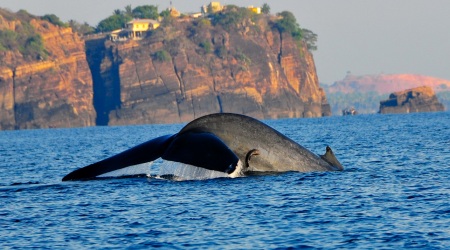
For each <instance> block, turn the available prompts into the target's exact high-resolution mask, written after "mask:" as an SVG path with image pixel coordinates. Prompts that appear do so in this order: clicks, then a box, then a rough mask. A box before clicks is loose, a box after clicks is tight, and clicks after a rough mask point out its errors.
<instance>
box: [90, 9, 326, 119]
mask: <svg viewBox="0 0 450 250" xmlns="http://www.w3.org/2000/svg"><path fill="white" fill-rule="evenodd" d="M86 45H87V56H88V61H89V64H90V67H91V69H92V70H93V77H94V82H95V87H94V103H95V106H96V110H97V113H98V118H97V122H98V124H114V125H116V124H139V123H172V122H186V121H190V120H192V119H194V118H196V117H199V116H202V115H205V114H209V113H215V112H234V113H240V114H246V115H249V116H253V117H256V118H261V119H262V118H281V117H320V116H327V115H331V112H330V106H329V105H328V103H327V100H326V97H325V93H324V92H323V91H322V89H321V88H320V87H319V84H318V79H317V74H316V69H315V65H314V60H313V57H312V55H311V54H310V52H309V51H308V50H307V49H306V45H305V44H304V43H299V42H297V41H295V40H294V39H293V38H292V36H291V35H290V34H288V33H280V32H279V31H278V30H277V29H274V28H272V26H271V25H270V20H269V18H267V17H266V18H261V19H259V20H258V21H257V22H252V21H250V20H244V21H242V22H240V23H238V25H237V26H236V27H235V28H232V29H226V28H224V27H221V26H214V25H209V24H206V25H205V23H200V22H198V21H196V20H190V19H185V20H183V19H180V20H178V21H173V22H172V23H171V24H169V25H165V26H162V27H161V28H159V29H158V30H156V31H154V32H153V33H151V34H150V35H149V36H148V37H146V38H145V39H143V40H141V41H127V42H117V43H116V42H111V41H106V42H102V40H90V41H87V43H86Z"/></svg>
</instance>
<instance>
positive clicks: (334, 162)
mask: <svg viewBox="0 0 450 250" xmlns="http://www.w3.org/2000/svg"><path fill="white" fill-rule="evenodd" d="M320 158H322V159H323V160H325V161H326V162H328V163H329V164H330V165H331V166H333V167H335V168H336V170H344V167H343V166H342V165H341V163H340V162H339V161H338V159H337V158H336V156H335V155H334V153H333V150H331V148H330V146H327V148H326V151H325V154H324V155H321V156H320Z"/></svg>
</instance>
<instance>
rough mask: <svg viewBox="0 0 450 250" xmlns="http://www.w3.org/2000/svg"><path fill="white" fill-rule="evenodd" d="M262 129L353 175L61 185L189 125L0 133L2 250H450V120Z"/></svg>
mask: <svg viewBox="0 0 450 250" xmlns="http://www.w3.org/2000/svg"><path fill="white" fill-rule="evenodd" d="M265 122H266V123H267V124H269V125H270V126H272V127H274V128H276V129H277V130H279V131H280V132H282V133H284V134H286V135H287V136H289V137H290V138H292V139H294V140H295V141H297V142H298V143H300V144H301V145H303V146H305V147H306V148H308V149H310V150H311V151H313V152H315V153H318V154H322V153H323V152H324V151H325V147H326V146H327V145H330V146H331V147H332V148H333V150H334V152H335V154H336V155H337V157H338V158H339V160H340V161H341V163H342V164H343V165H344V167H345V170H344V171H342V172H326V173H322V172H314V173H296V172H290V173H284V174H276V175H265V176H250V177H244V178H235V179H230V178H214V179H208V180H195V181H170V180H164V179H157V178H144V177H143V178H108V179H101V180H94V181H77V182H61V178H62V177H63V176H64V175H66V174H67V173H69V172H70V171H72V170H74V169H77V168H79V167H82V166H85V165H88V164H90V163H93V162H96V161H98V160H101V159H103V158H105V157H108V156H111V155H114V154H116V153H118V152H120V151H122V150H125V149H128V148H130V147H132V146H134V145H137V144H139V143H141V142H144V141H147V140H149V139H152V138H154V137H156V136H162V135H165V134H172V133H176V132H177V131H178V130H179V129H180V128H181V127H182V126H183V124H172V125H140V126H122V127H89V128H75V129H50V130H22V131H2V132H0V156H1V158H0V177H1V178H0V225H1V227H0V247H1V248H2V249H20V248H30V247H35V248H39V249H55V248H57V249H60V248H82V249H86V248H95V249H102V248H108V249H109V248H120V249H124V248H130V249H140V248H151V247H161V248H169V249H211V248H214V249H216V248H219V249H250V248H251V249H254V248H260V249H284V248H301V247H304V248H311V249H328V248H344V249H406V248H408V249H409V248H420V249H449V248H450V226H449V225H450V203H449V202H448V201H449V200H450V163H449V162H450V132H449V131H450V113H449V112H440V113H419V114H408V115H359V116H353V117H327V118H313V119H281V120H268V121H265ZM261 136H263V135H261ZM159 164H161V162H160V161H159V162H155V163H154V164H153V165H152V168H155V167H156V168H157V167H158V166H159Z"/></svg>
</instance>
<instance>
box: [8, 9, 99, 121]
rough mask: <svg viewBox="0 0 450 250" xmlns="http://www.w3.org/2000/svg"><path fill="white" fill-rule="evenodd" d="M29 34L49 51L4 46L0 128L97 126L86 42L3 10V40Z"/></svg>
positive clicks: (36, 19)
mask: <svg viewBox="0 0 450 250" xmlns="http://www.w3.org/2000/svg"><path fill="white" fill-rule="evenodd" d="M8 14H9V15H8ZM24 30H33V32H35V33H36V34H39V36H37V37H39V38H42V41H43V45H44V47H45V48H44V49H45V50H44V52H45V53H44V55H39V56H37V57H30V56H26V55H27V54H26V52H23V50H21V49H11V48H6V49H5V48H4V47H5V46H3V47H2V46H0V48H3V49H0V58H1V61H0V129H22V128H49V127H79V126H91V125H95V117H96V114H95V110H94V107H93V105H92V98H93V89H92V77H91V73H90V69H89V66H88V64H87V61H86V55H85V51H84V42H83V40H82V39H80V38H79V36H78V35H77V34H75V33H73V32H72V30H71V29H70V28H62V27H58V26H55V25H52V24H50V23H48V22H46V21H42V20H39V19H38V18H32V17H27V20H24V19H20V18H18V17H17V16H14V15H13V14H11V13H7V12H5V11H4V10H3V11H2V12H0V33H1V34H2V35H3V36H2V38H5V37H6V38H7V36H6V35H10V36H14V35H15V34H19V33H20V32H23V31H24ZM30 39H31V38H30ZM30 39H29V40H30ZM29 40H27V41H26V42H27V43H28V42H29ZM2 41H4V40H2ZM10 44H11V43H10Z"/></svg>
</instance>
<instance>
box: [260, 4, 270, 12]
mask: <svg viewBox="0 0 450 250" xmlns="http://www.w3.org/2000/svg"><path fill="white" fill-rule="evenodd" d="M261 12H262V13H264V14H266V15H268V14H270V6H269V5H268V4H267V3H264V4H263V6H262V7H261Z"/></svg>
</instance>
